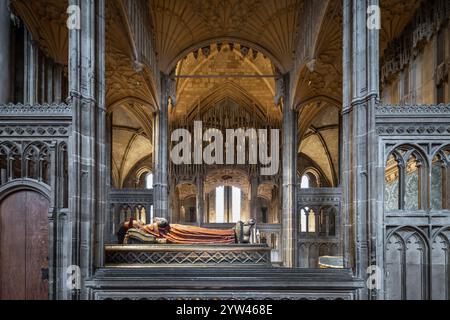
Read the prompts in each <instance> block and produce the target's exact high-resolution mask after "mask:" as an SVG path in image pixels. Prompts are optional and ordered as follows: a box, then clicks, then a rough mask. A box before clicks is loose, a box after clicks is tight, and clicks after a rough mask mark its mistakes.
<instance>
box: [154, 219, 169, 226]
mask: <svg viewBox="0 0 450 320" xmlns="http://www.w3.org/2000/svg"><path fill="white" fill-rule="evenodd" d="M153 223H156V224H157V225H158V227H159V228H165V227H168V226H169V221H167V219H165V218H155V219H153Z"/></svg>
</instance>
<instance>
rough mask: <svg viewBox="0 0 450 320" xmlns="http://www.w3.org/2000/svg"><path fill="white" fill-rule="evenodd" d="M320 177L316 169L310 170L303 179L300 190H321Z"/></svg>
mask: <svg viewBox="0 0 450 320" xmlns="http://www.w3.org/2000/svg"><path fill="white" fill-rule="evenodd" d="M319 177H320V175H319V173H318V172H317V171H316V169H314V168H310V169H308V170H306V171H305V173H304V174H303V175H302V177H301V181H300V188H302V189H310V188H320V186H321V184H320V178H319Z"/></svg>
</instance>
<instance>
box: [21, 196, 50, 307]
mask: <svg viewBox="0 0 450 320" xmlns="http://www.w3.org/2000/svg"><path fill="white" fill-rule="evenodd" d="M26 203H27V218H26V237H27V240H26V243H27V246H26V269H25V270H26V293H27V300H46V299H48V278H45V277H44V279H43V273H44V274H45V273H46V274H48V271H47V270H48V218H47V217H48V206H49V205H48V201H47V199H45V198H44V197H43V196H41V195H40V194H38V193H35V192H27V202H26ZM44 276H45V275H44Z"/></svg>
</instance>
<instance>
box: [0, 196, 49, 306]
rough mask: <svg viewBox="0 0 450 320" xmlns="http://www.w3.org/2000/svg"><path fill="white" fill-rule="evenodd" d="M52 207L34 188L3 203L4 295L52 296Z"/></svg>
mask: <svg viewBox="0 0 450 320" xmlns="http://www.w3.org/2000/svg"><path fill="white" fill-rule="evenodd" d="M48 209H49V203H48V200H47V199H46V198H45V197H43V196H42V195H40V194H38V193H36V192H32V191H20V192H16V193H13V194H11V195H10V196H8V197H7V198H6V199H4V200H3V201H2V203H1V204H0V280H1V281H0V299H2V300H5V299H7V300H46V299H48V218H47V215H48Z"/></svg>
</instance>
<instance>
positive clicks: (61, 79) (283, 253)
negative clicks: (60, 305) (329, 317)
mask: <svg viewBox="0 0 450 320" xmlns="http://www.w3.org/2000/svg"><path fill="white" fill-rule="evenodd" d="M0 42H1V43H2V46H1V47H0V83H1V84H2V85H1V87H0V278H1V281H0V299H27V300H33V299H57V300H66V299H68V300H72V299H73V300H77V299H83V300H84V299H93V300H110V299H112V300H124V299H132V300H133V299H135V300H138V299H149V300H155V299H169V300H170V299H223V300H226V299H249V298H252V299H293V300H300V299H311V300H318V299H326V300H368V299H373V300H378V299H379V300H383V299H388V300H429V299H437V300H449V299H450V266H449V252H450V81H449V71H450V2H449V1H448V0H411V1H401V0H314V1H313V0H264V1H261V0H208V1H206V0H190V1H187V0H96V1H94V0H36V1H28V0H0ZM199 122H201V123H202V124H203V129H204V130H206V129H208V128H209V129H211V128H212V129H214V130H216V131H217V132H221V133H225V132H226V131H227V130H230V129H234V130H238V129H241V128H244V129H256V130H269V131H271V132H279V138H280V142H279V145H275V146H274V145H271V147H272V156H273V151H275V152H276V153H279V155H280V159H279V162H280V164H279V168H278V170H277V172H276V173H275V174H274V175H262V174H261V167H263V166H264V164H262V163H250V161H245V162H244V163H242V164H228V163H226V164H224V163H217V162H215V163H212V164H199V163H194V162H189V163H187V162H186V163H181V164H175V163H174V162H173V161H172V160H171V151H172V150H173V148H174V147H175V146H176V141H177V140H176V139H175V140H174V139H173V135H172V133H173V132H174V131H175V130H178V129H185V130H187V131H189V132H192V133H194V132H195V131H196V128H195V124H196V123H199ZM200 135H203V132H202V131H200ZM210 140H211V141H212V140H214V141H217V138H216V139H212V138H211V139H210ZM201 143H202V142H201ZM249 148H250V146H249ZM246 150H247V148H246V146H245V145H244V146H243V149H242V146H241V149H239V147H238V148H237V149H236V150H235V151H236V153H238V154H239V153H245V151H246ZM217 152H218V151H217V150H216V151H215V155H216V156H217ZM155 218H157V219H160V218H163V219H165V220H166V221H168V222H169V223H170V224H171V225H173V226H172V227H171V228H172V230H174V231H173V232H175V231H176V230H177V228H180V230H181V228H186V229H182V230H197V231H198V230H210V232H211V233H212V232H213V231H211V230H214V232H215V233H214V234H215V237H217V238H218V239H219V238H220V237H224V234H225V233H226V232H228V231H227V230H237V229H236V228H237V227H236V226H238V225H239V226H241V228H244V229H245V224H239V222H240V221H243V222H246V221H254V222H256V223H255V224H254V226H253V229H252V231H251V235H250V238H251V239H250V240H249V243H244V242H243V243H241V242H239V241H237V243H236V244H231V245H229V246H227V245H224V244H220V243H217V244H215V245H214V244H206V245H202V244H198V243H192V244H188V243H187V242H186V243H187V244H185V243H184V242H183V243H182V242H179V244H170V243H165V242H162V241H161V239H154V236H153V235H151V234H150V235H149V234H144V233H143V232H142V230H134V233H133V232H131V229H132V228H133V226H134V224H133V220H134V221H139V222H140V223H142V224H143V225H147V226H152V227H153V226H157V224H154V225H153V224H152V223H153V221H155ZM127 221H129V222H130V223H131V226H130V224H128V228H129V229H128V232H127V234H126V238H125V239H127V240H128V241H129V242H128V243H124V242H123V241H122V242H121V241H118V236H117V235H118V234H120V232H121V230H122V229H123V228H124V222H127ZM177 226H179V227H177ZM159 227H161V225H159ZM233 228H234V229H233ZM152 230H153V229H152ZM164 230H165V229H164ZM160 231H161V230H159V231H158V232H160ZM161 232H162V231H161ZM186 232H187V231H186ZM192 232H193V231H192ZM242 232H243V233H242V234H243V235H244V236H245V231H242ZM158 235H159V234H158ZM190 235H192V233H190ZM149 239H150V240H151V241H154V242H152V243H149V242H148V241H150V240H149ZM183 239H184V240H186V239H185V238H183ZM157 240H158V241H157ZM165 240H167V239H165ZM219 240H220V239H219ZM68 279H69V280H70V281H68ZM72 280H73V281H72ZM71 281H72V284H71V285H70V282H71Z"/></svg>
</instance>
